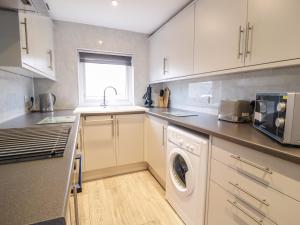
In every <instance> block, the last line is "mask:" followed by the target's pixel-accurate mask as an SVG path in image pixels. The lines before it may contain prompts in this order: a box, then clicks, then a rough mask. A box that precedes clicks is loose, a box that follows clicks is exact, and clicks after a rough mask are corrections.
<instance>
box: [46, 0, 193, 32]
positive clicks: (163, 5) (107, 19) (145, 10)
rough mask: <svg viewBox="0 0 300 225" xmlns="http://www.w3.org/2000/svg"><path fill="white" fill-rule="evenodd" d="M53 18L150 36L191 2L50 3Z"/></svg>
mask: <svg viewBox="0 0 300 225" xmlns="http://www.w3.org/2000/svg"><path fill="white" fill-rule="evenodd" d="M46 2H47V3H48V5H49V6H50V14H51V16H52V18H53V19H56V20H63V21H69V22H76V23H84V24H90V25H96V26H103V27H109V28H115V29H121V30H129V31H135V32H140V33H145V34H150V33H152V32H153V31H154V30H156V29H157V28H158V27H159V26H160V25H161V24H163V23H164V22H165V21H166V20H168V19H169V18H170V17H171V16H172V15H173V14H174V13H176V12H177V11H178V10H179V9H181V8H182V7H183V6H185V5H186V4H187V3H188V2H190V0H118V2H119V5H118V6H117V7H113V6H112V4H111V0H46Z"/></svg>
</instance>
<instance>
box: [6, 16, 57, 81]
mask: <svg viewBox="0 0 300 225" xmlns="http://www.w3.org/2000/svg"><path fill="white" fill-rule="evenodd" d="M0 21H1V22H0V27H1V34H3V38H1V42H0V69H2V70H6V71H9V72H13V73H16V74H20V75H24V76H30V77H39V78H49V79H52V80H54V79H55V73H54V51H53V23H52V20H51V18H49V17H46V16H42V15H40V14H37V13H25V12H24V13H23V12H19V13H17V12H12V11H5V10H1V13H0Z"/></svg>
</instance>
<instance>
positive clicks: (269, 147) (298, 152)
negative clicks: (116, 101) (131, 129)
mask: <svg viewBox="0 0 300 225" xmlns="http://www.w3.org/2000/svg"><path fill="white" fill-rule="evenodd" d="M174 110H175V109H174ZM168 111H172V109H161V108H151V109H149V111H147V112H146V113H147V114H149V115H152V116H156V117H159V118H162V119H165V120H167V121H168V122H169V123H171V124H174V125H178V126H182V127H185V128H187V129H190V130H193V131H196V132H200V133H205V134H208V135H212V136H215V137H219V138H223V139H225V140H228V141H232V142H235V143H237V144H240V145H243V146H246V147H249V148H252V149H255V150H257V151H260V152H263V153H266V154H270V155H273V156H276V157H279V158H282V159H285V160H288V161H291V162H294V163H297V164H300V148H299V147H291V146H284V145H281V144H280V143H278V142H277V141H275V140H273V139H271V138H269V137H268V136H266V135H265V134H263V133H261V132H260V131H258V130H256V129H255V128H253V127H252V124H236V123H230V122H225V121H219V120H218V118H217V116H215V115H210V114H206V113H197V114H198V116H191V117H174V116H171V115H168V114H165V113H164V112H168ZM175 111H178V110H175Z"/></svg>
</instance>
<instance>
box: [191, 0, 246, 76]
mask: <svg viewBox="0 0 300 225" xmlns="http://www.w3.org/2000/svg"><path fill="white" fill-rule="evenodd" d="M246 21H247V1H246V0H223V1H219V0H199V1H198V2H197V3H196V15H195V57H194V63H195V71H194V72H195V73H196V74H197V73H206V72H212V71H219V70H225V69H232V68H238V67H242V66H243V65H244V57H243V48H244V38H245V28H246Z"/></svg>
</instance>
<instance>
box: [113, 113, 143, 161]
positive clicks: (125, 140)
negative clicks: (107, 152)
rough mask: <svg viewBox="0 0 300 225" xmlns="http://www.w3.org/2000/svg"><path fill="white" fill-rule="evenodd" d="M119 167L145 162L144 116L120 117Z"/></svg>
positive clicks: (118, 121)
mask: <svg viewBox="0 0 300 225" xmlns="http://www.w3.org/2000/svg"><path fill="white" fill-rule="evenodd" d="M116 126H117V131H116V134H117V142H116V143H117V165H118V166H121V165H127V164H132V163H137V162H142V161H143V160H144V151H143V149H144V115H143V114H136V115H118V116H116Z"/></svg>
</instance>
